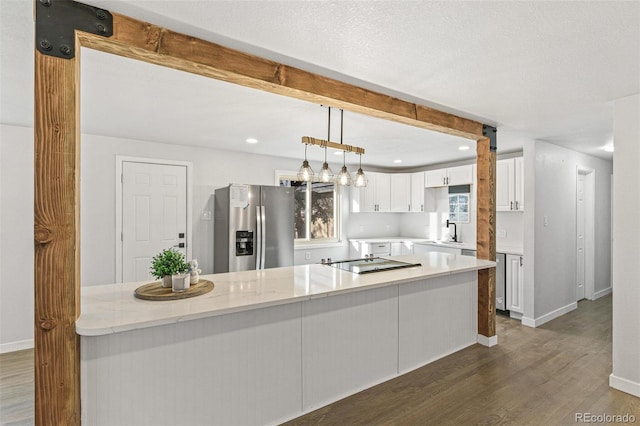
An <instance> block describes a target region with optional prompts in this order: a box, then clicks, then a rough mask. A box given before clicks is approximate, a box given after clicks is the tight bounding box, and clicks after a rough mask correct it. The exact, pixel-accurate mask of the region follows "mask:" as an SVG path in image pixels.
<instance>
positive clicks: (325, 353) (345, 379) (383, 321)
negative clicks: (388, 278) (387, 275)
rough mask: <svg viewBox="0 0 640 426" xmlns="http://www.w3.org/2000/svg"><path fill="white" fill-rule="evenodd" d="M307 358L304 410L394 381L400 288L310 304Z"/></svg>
mask: <svg viewBox="0 0 640 426" xmlns="http://www.w3.org/2000/svg"><path fill="white" fill-rule="evenodd" d="M302 357H303V361H302V366H303V370H302V380H303V383H304V390H303V406H302V409H303V411H305V412H307V411H311V410H313V409H316V408H319V407H322V406H324V405H326V404H329V403H331V402H333V401H337V400H338V399H341V398H344V397H346V396H348V395H351V394H353V393H356V392H358V391H361V390H363V389H366V388H368V387H371V386H373V385H375V384H378V383H380V382H383V381H385V380H388V379H390V378H392V377H395V376H396V374H397V371H398V287H397V286H391V287H383V288H378V289H374V290H367V291H361V292H356V293H348V294H344V295H338V296H333V297H326V298H323V299H316V300H311V301H309V302H305V303H304V304H303V319H302Z"/></svg>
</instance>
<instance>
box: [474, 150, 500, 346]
mask: <svg viewBox="0 0 640 426" xmlns="http://www.w3.org/2000/svg"><path fill="white" fill-rule="evenodd" d="M477 159H478V161H477V167H476V170H477V172H476V173H477V181H478V182H477V202H478V206H477V227H478V228H477V234H476V241H477V243H476V244H477V257H478V259H485V260H493V261H495V260H496V153H495V151H492V150H491V144H490V140H489V138H481V139H479V140H478V143H477ZM495 302H496V270H495V268H490V269H482V270H480V271H478V334H481V335H483V336H485V337H493V336H495V335H496V303H495Z"/></svg>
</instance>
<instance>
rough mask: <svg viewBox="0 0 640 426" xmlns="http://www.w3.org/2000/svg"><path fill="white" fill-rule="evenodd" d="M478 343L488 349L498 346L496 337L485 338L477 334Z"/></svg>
mask: <svg viewBox="0 0 640 426" xmlns="http://www.w3.org/2000/svg"><path fill="white" fill-rule="evenodd" d="M478 343H479V344H481V345H482V346H486V347H488V348H490V347H492V346H495V345H497V344H498V335H494V336H491V337H487V336H483V335H482V334H478Z"/></svg>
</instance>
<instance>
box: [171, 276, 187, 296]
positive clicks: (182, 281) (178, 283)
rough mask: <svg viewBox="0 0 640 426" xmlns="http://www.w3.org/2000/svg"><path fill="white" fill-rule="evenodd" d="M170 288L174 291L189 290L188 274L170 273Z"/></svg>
mask: <svg viewBox="0 0 640 426" xmlns="http://www.w3.org/2000/svg"><path fill="white" fill-rule="evenodd" d="M171 290H172V291H174V292H181V291H186V290H189V274H174V275H171Z"/></svg>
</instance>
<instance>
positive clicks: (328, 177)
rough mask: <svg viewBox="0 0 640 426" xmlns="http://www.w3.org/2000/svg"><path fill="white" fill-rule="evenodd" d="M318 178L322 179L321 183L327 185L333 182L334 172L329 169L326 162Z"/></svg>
mask: <svg viewBox="0 0 640 426" xmlns="http://www.w3.org/2000/svg"><path fill="white" fill-rule="evenodd" d="M318 178H319V179H320V181H321V182H325V183H326V182H331V181H332V180H333V172H332V171H331V168H330V167H329V163H327V162H326V161H325V162H324V164H322V170H320V173H319V174H318Z"/></svg>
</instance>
